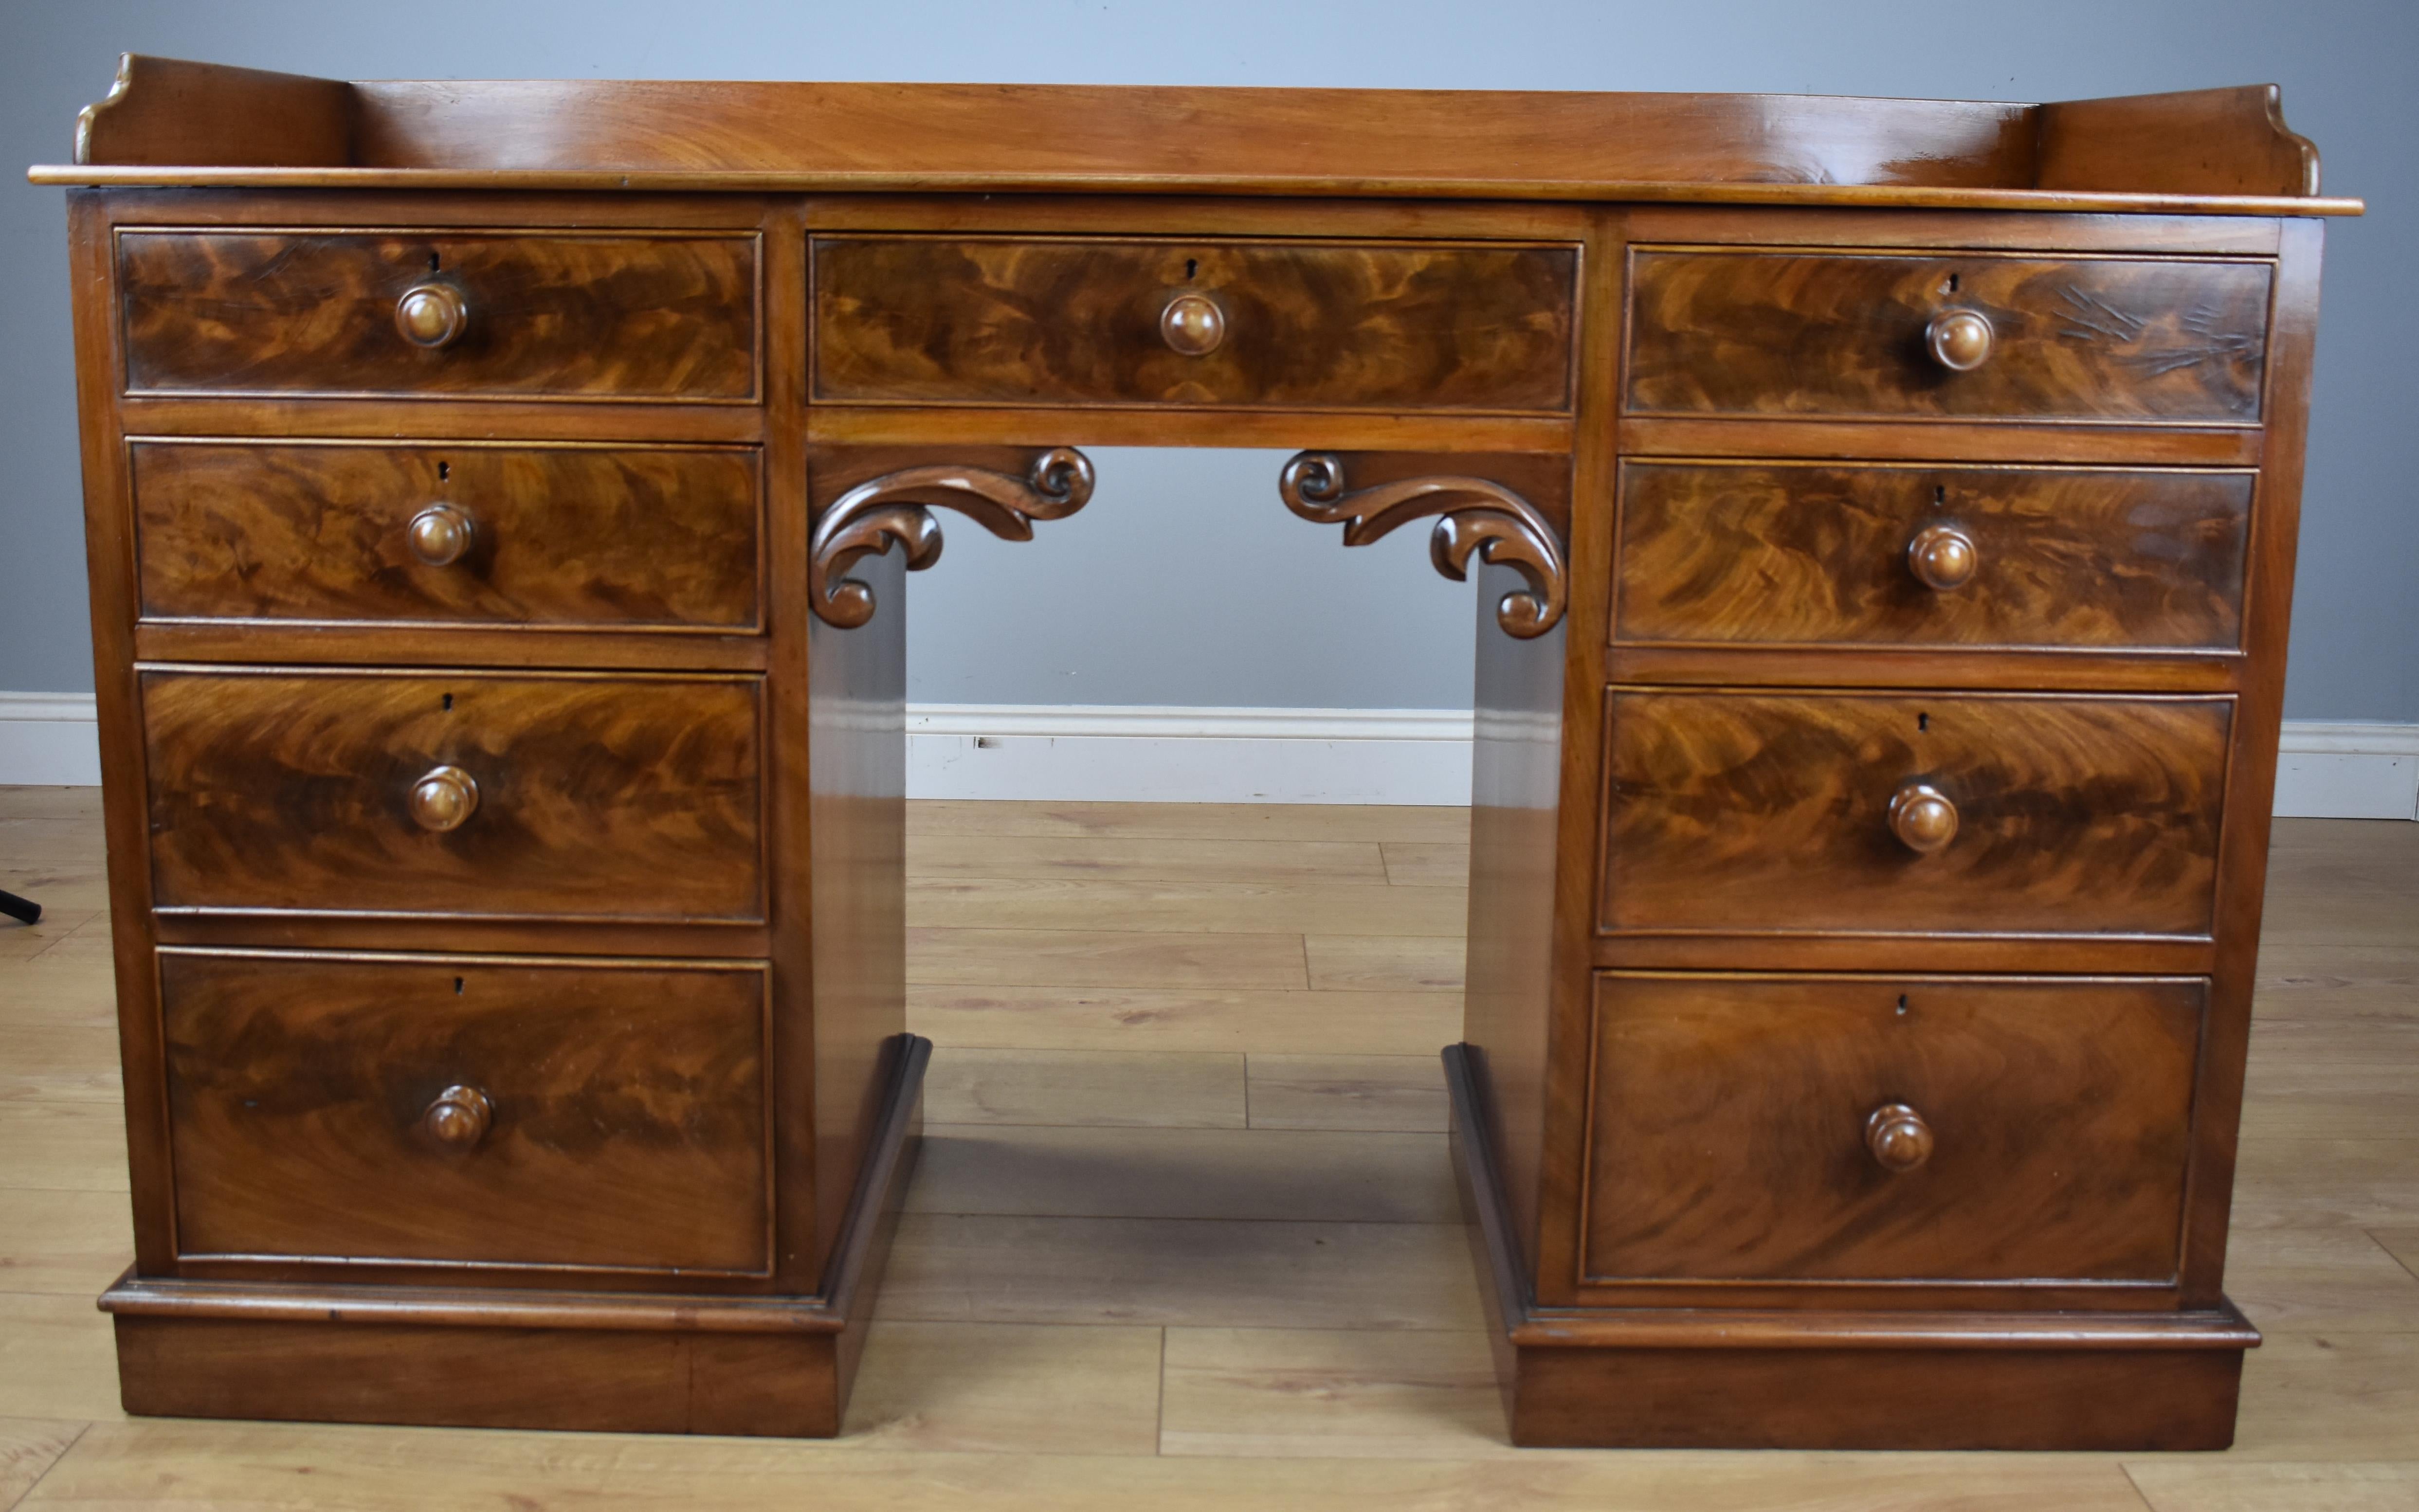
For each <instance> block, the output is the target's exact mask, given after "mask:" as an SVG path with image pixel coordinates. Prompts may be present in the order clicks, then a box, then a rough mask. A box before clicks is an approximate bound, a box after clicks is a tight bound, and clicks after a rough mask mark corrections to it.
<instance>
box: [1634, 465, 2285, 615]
mask: <svg viewBox="0 0 2419 1512" xmlns="http://www.w3.org/2000/svg"><path fill="white" fill-rule="evenodd" d="M2256 477H2257V474H2255V473H2251V472H2247V471H2223V472H2218V471H2193V470H2186V469H2181V468H2157V469H2152V468H2142V469H2132V470H2119V469H2111V468H2094V467H1957V466H1888V465H1872V464H1853V465H1845V466H1841V465H1830V464H1821V465H1818V464H1796V463H1708V462H1687V463H1661V462H1629V463H1626V464H1624V465H1623V467H1622V502H1621V553H1620V562H1621V566H1620V579H1619V582H1618V584H1617V586H1616V589H1615V600H1614V605H1613V614H1612V638H1613V639H1614V641H1616V642H1629V643H1639V642H1661V643H1667V644H1687V643H1762V644H1775V645H1786V644H1797V645H1826V644H1827V645H1842V644H1862V645H1899V646H1982V647H1989V646H2005V647H2076V648H2094V649H2191V650H2226V651H2231V650H2235V649H2239V648H2240V646H2241V644H2242V576H2243V560H2244V547H2245V541H2246V537H2247V535H2248V532H2249V525H2250V515H2251V496H2252V484H2253V482H2254V481H2255V479H2256Z"/></svg>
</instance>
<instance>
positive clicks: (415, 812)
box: [411, 767, 479, 834]
mask: <svg viewBox="0 0 2419 1512" xmlns="http://www.w3.org/2000/svg"><path fill="white" fill-rule="evenodd" d="M478 811H479V785H478V783H477V782H475V781H473V780H472V779H471V776H470V773H469V772H467V771H463V770H462V769H461V768H459V767H439V768H437V769H436V770H435V771H431V772H429V773H428V775H426V776H425V777H423V778H421V779H420V780H419V781H418V782H416V783H413V784H412V785H411V820H412V822H413V823H414V824H417V825H419V826H420V827H421V828H422V829H424V830H434V831H436V832H438V833H439V834H442V833H444V832H446V831H448V830H458V829H460V828H461V827H462V825H463V822H464V821H465V820H467V819H469V818H470V816H471V815H473V814H476V813H477V812H478Z"/></svg>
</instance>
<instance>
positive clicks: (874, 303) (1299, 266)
mask: <svg viewBox="0 0 2419 1512" xmlns="http://www.w3.org/2000/svg"><path fill="white" fill-rule="evenodd" d="M1577 266H1578V257H1577V255H1576V253H1575V252H1574V251H1573V250H1572V249H1569V248H1564V247H1520V246H1505V247H1485V246H1454V245H1451V244H1441V245H1440V244H1417V245H1386V244H1383V243H1363V244H1353V243H1329V244H1324V245H1320V244H1303V243H1290V242H1265V243H1250V242H1233V241H1222V240H1217V239H1207V238H1205V239H1201V240H1194V241H1117V240H1112V239H1107V238H1085V239H1061V240H1049V241H1035V240H1012V239H1008V238H991V237H817V238H816V239H815V242H814V282H815V359H814V373H815V383H814V395H815V398H817V399H818V400H836V401H845V402H854V403H866V402H885V403H910V404H928V405H965V404H993V405H1018V404H1024V405H1030V404H1036V403H1040V404H1080V403H1088V404H1166V405H1285V406H1290V407H1296V408H1317V409H1366V408H1406V409H1437V410H1456V409H1459V410H1505V411H1523V412H1539V413H1552V412H1556V411H1560V410H1564V409H1566V408H1568V407H1569V384H1570V350H1569V348H1570V339H1571V331H1572V324H1573V315H1572V302H1573V298H1574V296H1573V289H1572V280H1573V277H1574V275H1575V272H1576V269H1577ZM1187 292H1191V293H1198V294H1203V295H1206V296H1208V297H1209V298H1212V299H1214V300H1215V301H1216V302H1217V304H1218V305H1219V306H1220V308H1221V309H1222V310H1223V311H1224V312H1225V323H1226V328H1227V336H1226V339H1225V342H1224V343H1222V344H1220V345H1219V346H1218V347H1217V349H1216V350H1214V351H1212V352H1210V353H1208V354H1207V355H1203V356H1187V355H1185V354H1183V353H1179V352H1177V351H1175V350H1172V349H1171V348H1170V347H1169V346H1168V344H1167V343H1166V342H1165V341H1164V340H1163V338H1162V336H1161V334H1160V329H1159V325H1160V318H1161V313H1162V311H1163V309H1164V307H1165V306H1166V304H1167V303H1168V301H1169V300H1170V299H1171V298H1174V297H1176V296H1178V295H1179V294H1182V293H1187Z"/></svg>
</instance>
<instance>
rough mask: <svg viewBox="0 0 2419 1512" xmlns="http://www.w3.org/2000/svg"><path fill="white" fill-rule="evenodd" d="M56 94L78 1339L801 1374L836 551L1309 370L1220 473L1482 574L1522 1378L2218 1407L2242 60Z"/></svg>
mask: <svg viewBox="0 0 2419 1512" xmlns="http://www.w3.org/2000/svg"><path fill="white" fill-rule="evenodd" d="M34 176H35V178H36V179H37V180H39V181H41V182H46V183H56V184H62V185H68V186H72V194H71V200H72V228H73V231H72V235H73V256H74V278H75V289H74V305H75V328H76V342H77V354H78V382H79V385H80V392H81V398H82V407H83V435H84V466H85V489H86V503H87V509H88V512H89V530H90V542H91V563H92V603H93V627H94V628H93V634H94V640H95V646H96V649H97V655H98V665H99V674H100V721H101V739H102V743H103V753H104V755H103V764H104V771H105V774H106V789H107V807H108V827H109V838H110V876H111V888H112V899H113V922H114V926H115V930H116V956H117V980H118V992H119V1003H120V1022H121V1025H122V1033H123V1040H124V1059H125V1072H126V1106H127V1117H128V1126H129V1131H130V1146H131V1161H132V1180H133V1204H134V1214H135V1226H136V1248H137V1253H136V1260H135V1262H134V1265H133V1268H132V1269H131V1271H130V1272H129V1273H128V1275H126V1277H125V1278H124V1279H123V1280H121V1281H120V1282H119V1283H118V1284H117V1285H116V1286H115V1287H113V1288H112V1289H111V1290H110V1291H109V1293H108V1295H107V1296H106V1297H104V1298H103V1299H102V1306H104V1307H106V1308H107V1309H108V1310H109V1311H111V1312H112V1313H114V1314H115V1315H116V1330H117V1342H118V1351H119V1366H120V1378H121V1381H122V1383H123V1391H124V1397H125V1403H126V1406H127V1408H128V1409H129V1410H130V1411H132V1412H137V1413H207V1414H228V1415H247V1416H272V1417H315V1418H340V1419H359V1420H369V1421H378V1422H398V1423H467V1424H516V1425H527V1426H538V1427H566V1428H631V1429H670V1430H682V1429H686V1430H692V1431H701V1432H737V1433H796V1434H816V1433H831V1432H834V1431H836V1430H837V1427H838V1424H839V1422H840V1411H841V1407H842V1403H843V1401H844V1398H845V1396H846V1393H847V1390H848V1382H849V1379H850V1374H851V1370H852V1367H853V1365H854V1362H855V1352H856V1350H857V1348H858V1345H859V1342H860V1340H861V1338H862V1336H863V1327H864V1321H865V1318H866V1315H867V1311H868V1308H869V1306H870V1303H871V1297H872V1294H873V1291H874V1289H875V1286H876V1284H877V1282H878V1280H879V1278H880V1275H881V1269H882V1258H883V1254H884V1247H885V1239H886V1214H890V1213H891V1212H893V1211H894V1208H895V1202H896V1198H897V1194H898V1192H899V1190H900V1187H901V1184H902V1182H903V1181H904V1179H905V1175H906V1172H907V1170H908V1168H909V1165H910V1162H911V1160H912V1157H913V1152H914V1142H915V1138H916V1130H917V1090H918V1087H919V1083H920V1077H921V1075H922V1072H923V1068H924V1065H925V1062H926V1058H927V1055H928V1053H929V1051H930V1046H929V1045H928V1044H926V1043H925V1042H923V1041H920V1040H918V1039H917V1038H915V1037H913V1036H911V1035H907V1034H905V1033H904V1032H903V1023H902V1011H901V999H902V989H901V939H902V935H901V785H902V777H901V773H902V755H901V746H902V737H901V719H902V713H901V711H902V680H901V677H902V664H901V663H902V656H901V651H902V645H903V642H902V638H901V624H902V615H903V605H902V604H901V594H902V592H903V588H902V579H901V574H902V572H903V570H904V569H906V568H914V567H923V566H929V565H931V564H932V560H933V558H934V557H936V556H937V555H938V553H939V551H940V539H941V538H940V533H939V527H938V525H937V524H936V519H937V516H936V515H935V513H934V511H935V510H949V511H956V512H962V513H963V514H965V515H969V516H971V517H972V518H973V520H974V521H976V522H977V523H978V524H979V525H981V526H982V527H986V528H988V529H991V530H993V531H994V532H996V533H998V534H1000V535H1003V536H1007V537H1010V538H1013V539H1017V540H1024V539H1026V538H1027V537H1029V536H1031V535H1033V534H1035V533H1036V532H1035V526H1034V522H1037V521H1040V522H1047V521H1050V520H1053V519H1056V518H1059V517H1062V516H1064V515H1066V514H1068V513H1070V512H1072V511H1074V510H1076V509H1078V508H1080V507H1081V506H1082V505H1083V504H1084V503H1085V501H1086V498H1087V496H1089V494H1090V492H1091V489H1092V482H1093V478H1092V472H1091V466H1090V464H1089V462H1088V461H1087V460H1086V458H1085V457H1084V455H1083V454H1082V452H1081V451H1077V450H1075V449H1076V448H1078V447H1081V446H1085V445H1132V444H1140V443H1167V444H1191V445H1212V446H1227V445H1252V446H1285V447H1301V448H1304V449H1307V450H1305V451H1302V454H1301V455H1299V456H1297V457H1296V458H1295V459H1294V461H1293V462H1292V463H1291V464H1290V465H1289V466H1287V467H1286V468H1285V470H1284V473H1283V476H1282V477H1273V478H1271V479H1270V480H1269V486H1270V498H1269V507H1270V519H1271V539H1270V542H1269V544H1268V546H1267V548H1265V549H1279V548H1280V546H1281V542H1280V541H1279V539H1278V527H1280V526H1286V527H1287V528H1296V527H1290V526H1289V525H1287V524H1286V522H1285V520H1284V516H1283V515H1282V514H1281V513H1280V512H1279V507H1280V501H1282V504H1283V506H1285V507H1287V508H1289V509H1291V510H1292V512H1294V513H1296V514H1300V515H1303V516H1306V517H1309V518H1311V519H1315V520H1321V521H1330V522H1333V523H1337V524H1340V525H1342V526H1343V527H1344V529H1343V537H1344V541H1345V543H1347V544H1351V543H1355V542H1364V541H1367V540H1370V539H1372V538H1374V537H1376V536H1378V535H1380V534H1383V533H1385V532H1386V531H1388V530H1390V529H1393V528H1394V527H1397V526H1399V525H1402V524H1404V523H1406V522H1410V521H1414V520H1418V521H1423V522H1427V521H1433V526H1432V528H1433V529H1434V531H1435V535H1434V544H1435V559H1436V563H1437V566H1438V567H1439V568H1440V569H1441V570H1442V571H1445V572H1447V573H1456V574H1458V573H1462V572H1464V571H1465V570H1468V569H1471V568H1472V567H1476V568H1477V569H1478V570H1480V571H1481V572H1482V573H1484V576H1485V579H1486V581H1485V583H1484V585H1483V588H1484V591H1483V592H1482V593H1481V595H1480V612H1479V619H1478V626H1477V632H1478V646H1479V655H1478V677H1477V690H1476V701H1477V709H1478V721H1477V729H1478V738H1477V739H1478V744H1477V756H1476V771H1477V776H1476V792H1475V805H1476V806H1475V810H1474V817H1473V860H1472V863H1471V927H1470V973H1469V975H1470V988H1469V1007H1468V1027H1467V1032H1466V1035H1465V1041H1466V1043H1464V1044H1462V1045H1458V1046H1452V1047H1449V1048H1448V1049H1446V1050H1445V1052H1444V1053H1445V1058H1446V1061H1447V1066H1448V1072H1449V1078H1450V1081H1451V1085H1452V1089H1453V1097H1454V1108H1455V1122H1456V1156H1457V1159H1458V1162H1459V1165H1460V1167H1461V1169H1462V1173H1463V1178H1464V1183H1465V1190H1466V1193H1467V1195H1468V1199H1469V1206H1470V1210H1471V1215H1472V1223H1473V1229H1472V1231H1473V1233H1474V1234H1475V1235H1476V1236H1477V1240H1476V1243H1477V1247H1478V1252H1479V1257H1480V1264H1481V1274H1482V1275H1485V1276H1487V1278H1488V1279H1487V1284H1486V1288H1485V1290H1486V1291H1487V1296H1488V1299H1489V1303H1490V1306H1491V1308H1492V1309H1493V1313H1494V1318H1495V1322H1496V1329H1497V1337H1498V1340H1499V1343H1500V1346H1501V1348H1500V1355H1499V1357H1500V1361H1501V1365H1502V1378H1503V1382H1504V1387H1505V1393H1506V1400H1507V1403H1508V1406H1509V1412H1510V1420H1511V1425H1512V1433H1513V1436H1514V1438H1515V1439H1516V1441H1517V1442H1518V1443H1534V1444H1718V1445H1720V1444H1736V1445H1757V1444H1797V1445H1907V1446H1949V1445H2003V1446H2011V1447H2045V1448H2114V1447H2179V1448H2180V1447H2206V1446H2213V1445H2222V1444H2224V1443H2227V1442H2228V1440H2229V1439H2230V1437H2231V1435H2232V1432H2233V1419H2234V1406H2235V1395H2236V1382H2237V1380H2238V1377H2239V1373H2240V1370H2241V1366H2242V1352H2243V1351H2244V1350H2245V1349H2247V1348H2249V1347H2251V1346H2252V1345H2254V1344H2256V1343H2257V1335H2256V1334H2255V1333H2254V1332H2253V1330H2252V1329H2251V1328H2250V1327H2249V1326H2248V1325H2247V1324H2246V1323H2245V1322H2244V1321H2243V1319H2242V1315H2241V1314H2240V1313H2238V1312H2237V1311H2236V1310H2235V1309H2234V1308H2233V1307H2232V1306H2231V1305H2230V1304H2229V1303H2228V1302H2227V1301H2226V1297H2225V1295H2224V1293H2223V1291H2222V1290H2221V1279H2222V1272H2223V1268H2224V1261H2225V1253H2226V1216H2227V1199H2228V1192H2229V1188H2230V1185H2231V1179H2232V1171H2233V1165H2234V1153H2235V1134H2236V1124H2237V1113H2238V1110H2239V1107H2240V1104H2241V1092H2242V1071H2243V1046H2244V1038H2245V1031H2246V1027H2247V1019H2248V1014H2249V1008H2250V999H2251V984H2252V969H2253V962H2254V955H2255V952H2256V949H2257V942H2258V933H2259V930H2258V925H2259V908H2260V890H2261V874H2262V869H2263V866H2264V864H2265V853H2266V847H2267V836H2268V817H2267V816H2268V806H2269V800H2270V787H2271V783H2272V780H2273V768H2274V760H2275V750H2276V734H2277V719H2278V697H2279V689H2280V683H2281V680H2282V678H2283V673H2284V665H2285V631H2286V619H2287V611H2288V597H2289V591H2290V588H2291V583H2292V560H2293V539H2294V529H2295V515H2296V509H2297V505H2298V493H2299V488H2300V482H2301V474H2302V455H2303V421H2304V411H2305V405H2306V396H2307V391H2308V384H2309V373H2310V353H2311V343H2312V334H2313V328H2314V324H2315V321H2316V318H2317V309H2318V279H2319V221H2317V220H2315V219H2312V217H2316V216H2320V215H2328V214H2341V213H2350V212H2353V211H2356V210H2357V209H2358V208H2359V206H2358V205H2357V204H2356V203H2355V202H2350V201H2343V200H2324V199H2319V198H2318V197H2317V195H2318V188H2319V170H2318V158H2317V154H2316V153H2315V151H2314V150H2313V149H2312V148H2311V146H2310V145H2309V144H2308V143H2306V142H2304V141H2303V140H2302V139H2300V138H2299V137H2296V136H2294V135H2293V134H2291V133H2290V132H2289V131H2288V130H2285V128H2284V126H2283V125H2282V123H2281V120H2280V118H2279V115H2278V113H2277V104H2276V97H2275V92H2274V91H2273V89H2270V88H2243V89H2221V90H2212V91H2208V92H2204V93H2195V94H2181V95H2168V96H2160V97H2149V98H2140V99H2107V100H2089V101H2083V102H2078V103H2069V104H2053V105H2040V106H2033V105H1999V104H1973V103H1956V102H1943V101H1925V100H1879V99H1816V98H1780V97H1725V96H1681V95H1668V96H1666V95H1543V94H1539V95H1516V94H1431V93H1394V92H1371V93H1354V92H1345V91H1330V90H1215V89H1099V88H995V87H971V86H965V87H961V86H942V85H909V86H887V85H871V84H605V83H585V82H583V83H514V84H502V83H499V84H462V83H383V84H343V83H332V82H327V81H322V80H315V79H300V78H293V77H288V76H284V75H274V74H265V73H256V72H251V71H247V70H242V69H223V68H213V67H208V66H202V65H195V64H187V63H175V62H168V61H164V60H157V59H147V58H141V57H131V58H129V59H127V60H126V62H125V65H124V67H123V69H122V70H121V73H120V75H119V80H118V85H117V87H116V90H114V91H113V92H112V93H111V95H110V97H109V98H108V99H106V100H104V101H102V102H101V103H100V104H99V105H96V106H94V107H93V108H92V109H91V110H89V111H87V112H86V113H85V116H84V118H83V120H82V122H81V123H80V126H79V129H78V135H77V153H76V162H75V164H74V165H73V166H69V167H56V168H40V169H37V170H35V174H34ZM1047 531H1048V527H1047V525H1046V524H1044V525H1043V526H1042V527H1041V528H1040V533H1041V534H1043V535H1045V536H1046V534H1047ZM894 548H895V549H894ZM1036 549H1046V546H1044V547H1037V548H1036ZM1256 549H1262V548H1256V547H1254V546H1253V545H1251V544H1250V543H1249V542H1238V543H1237V551H1236V557H1235V559H1234V560H1233V561H1231V562H1228V563H1223V564H1219V570H1225V571H1235V572H1242V571H1248V570H1249V566H1248V563H1249V560H1250V558H1251V556H1252V554H1253V552H1254V551H1255V550H1256ZM1033 612H1034V613H1036V614H1072V615H1083V614H1086V612H1087V609H1086V605H1085V604H1084V603H1081V602H1076V603H1048V604H1044V603H1036V604H1035V605H1034V608H1033ZM1101 630H1102V634H1117V626H1114V625H1102V627H1101Z"/></svg>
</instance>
